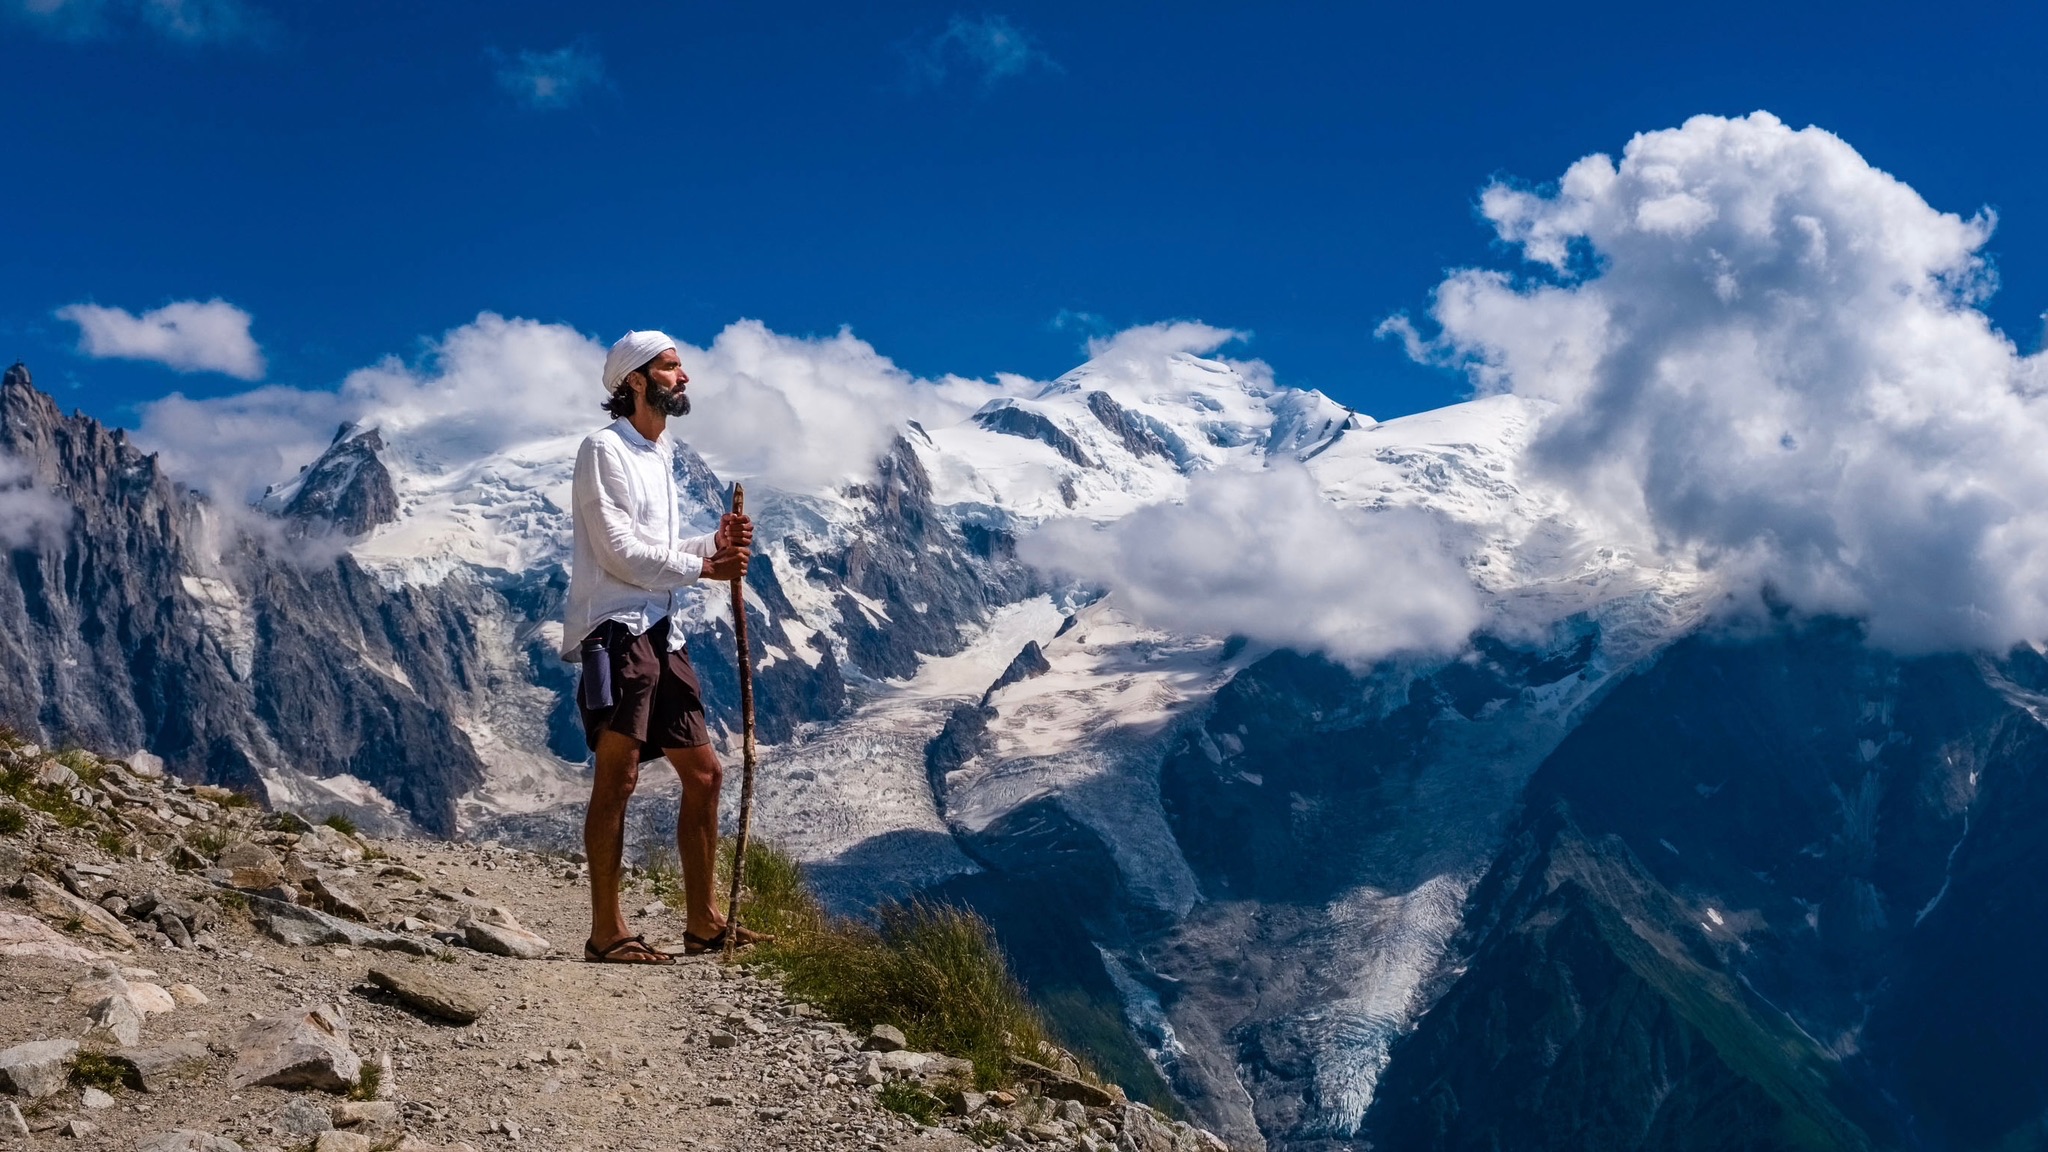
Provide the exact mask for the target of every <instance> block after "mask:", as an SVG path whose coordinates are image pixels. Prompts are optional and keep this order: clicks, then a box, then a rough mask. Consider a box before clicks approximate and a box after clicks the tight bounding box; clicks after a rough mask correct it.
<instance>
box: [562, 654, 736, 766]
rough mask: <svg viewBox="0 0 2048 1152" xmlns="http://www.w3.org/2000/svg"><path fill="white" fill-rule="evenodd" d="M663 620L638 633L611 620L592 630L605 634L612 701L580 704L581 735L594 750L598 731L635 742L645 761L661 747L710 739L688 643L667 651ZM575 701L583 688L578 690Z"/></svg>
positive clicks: (695, 744)
mask: <svg viewBox="0 0 2048 1152" xmlns="http://www.w3.org/2000/svg"><path fill="white" fill-rule="evenodd" d="M668 627H669V624H668V621H667V620H663V621H662V622H661V623H659V624H656V625H655V626H654V627H652V628H649V629H648V630H647V631H645V632H643V633H641V634H640V635H638V636H635V635H633V632H632V630H631V629H629V628H627V627H626V626H625V625H624V624H621V623H619V622H618V621H616V620H608V621H606V622H604V623H603V624H600V625H598V626H597V629H596V630H595V631H593V632H592V633H591V635H593V636H598V635H602V636H603V637H604V638H605V651H606V652H607V653H609V654H610V656H611V662H612V706H611V707H609V708H599V709H590V708H581V709H580V711H581V712H582V713H583V739H584V742H585V743H587V744H589V745H590V750H591V751H593V752H595V751H597V736H598V733H600V732H608V731H609V732H617V733H620V734H621V735H625V736H631V737H632V738H633V739H635V740H638V741H639V742H640V760H641V762H643V763H644V762H646V761H648V760H652V759H654V758H656V757H658V756H660V755H661V753H662V750H663V749H666V748H696V747H698V746H700V745H704V744H709V743H711V730H710V729H709V728H708V727H706V726H705V723H704V694H703V691H702V689H700V688H699V687H698V684H697V670H696V669H695V668H692V667H690V653H689V650H688V649H687V648H685V649H679V650H677V651H674V652H671V651H669V650H668ZM576 698H577V699H578V700H579V701H580V700H581V699H582V698H583V693H582V692H581V691H578V692H577V694H576Z"/></svg>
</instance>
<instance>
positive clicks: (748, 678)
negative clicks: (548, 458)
mask: <svg viewBox="0 0 2048 1152" xmlns="http://www.w3.org/2000/svg"><path fill="white" fill-rule="evenodd" d="M746 506H747V490H746V488H745V487H744V486H742V485H740V484H739V483H738V482H735V483H734V484H733V486H732V511H733V515H735V516H738V515H740V514H742V513H743V512H745V510H746ZM746 582H747V581H746V577H745V576H740V577H738V578H736V579H734V580H733V582H732V632H733V636H734V638H735V639H736V640H737V641H738V647H739V660H738V664H739V671H740V764H741V768H740V772H741V775H740V831H739V835H738V836H737V837H735V838H734V839H733V845H732V894H731V895H730V896H729V897H727V899H726V902H725V959H726V960H727V961H730V960H731V959H732V955H733V948H734V946H735V945H736V944H737V943H738V941H739V934H740V931H739V930H740V878H741V877H742V876H743V875H745V873H746V870H747V825H748V823H749V822H750V821H751V820H752V819H753V816H754V661H753V658H752V656H750V655H749V654H748V651H747V601H746Z"/></svg>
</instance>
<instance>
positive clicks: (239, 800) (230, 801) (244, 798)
mask: <svg viewBox="0 0 2048 1152" xmlns="http://www.w3.org/2000/svg"><path fill="white" fill-rule="evenodd" d="M220 806H221V807H223V808H254V807H256V798H255V797H254V796H251V795H249V794H248V793H247V792H234V791H230V792H229V793H228V794H227V795H225V796H223V797H221V798H220Z"/></svg>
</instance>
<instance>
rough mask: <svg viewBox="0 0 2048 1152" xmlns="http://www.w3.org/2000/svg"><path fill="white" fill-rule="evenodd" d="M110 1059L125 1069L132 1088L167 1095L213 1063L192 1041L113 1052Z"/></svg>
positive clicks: (126, 1077) (200, 1047)
mask: <svg viewBox="0 0 2048 1152" xmlns="http://www.w3.org/2000/svg"><path fill="white" fill-rule="evenodd" d="M110 1057H111V1058H112V1059H113V1060H115V1061H117V1062H119V1063H121V1064H123V1065H125V1066H126V1073H127V1075H126V1076H125V1079H126V1080H127V1081H128V1085H129V1087H131V1088H140V1089H141V1090H143V1091H144V1092H168V1091H170V1090H171V1089H173V1088H175V1087H177V1086H178V1085H179V1084H180V1083H181V1082H183V1081H185V1080H188V1079H190V1078H192V1077H195V1076H197V1075H198V1074H199V1073H201V1072H203V1071H205V1070H206V1066H207V1064H208V1063H209V1060H210V1057H209V1056H208V1054H207V1051H206V1049H205V1048H204V1047H202V1046H201V1045H199V1044H196V1043H194V1042H192V1041H190V1040H174V1041H172V1042H171V1043H169V1044H164V1045H161V1046H159V1047H155V1048H130V1049H125V1050H123V1051H120V1052H114V1053H110Z"/></svg>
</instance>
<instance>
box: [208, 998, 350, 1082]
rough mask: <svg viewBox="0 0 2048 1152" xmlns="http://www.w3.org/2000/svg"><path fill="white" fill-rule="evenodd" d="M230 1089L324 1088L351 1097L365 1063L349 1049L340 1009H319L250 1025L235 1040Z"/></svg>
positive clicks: (314, 1007) (229, 1080)
mask: <svg viewBox="0 0 2048 1152" xmlns="http://www.w3.org/2000/svg"><path fill="white" fill-rule="evenodd" d="M235 1049H236V1055H235V1066H234V1068H233V1070H232V1071H230V1072H229V1073H228V1087H229V1088H231V1089H239V1088H246V1087H248V1086H249V1085H251V1084H267V1085H270V1086H271V1087H274V1088H319V1089H322V1090H324V1091H328V1092H346V1091H348V1090H349V1089H350V1088H352V1087H354V1086H355V1084H356V1082H357V1081H358V1080H360V1079H361V1078H362V1070H363V1060H362V1057H360V1056H358V1055H356V1054H355V1053H354V1052H353V1051H351V1050H350V1048H349V1032H348V1021H347V1018H346V1017H345V1016H343V1015H342V1014H341V1010H340V1009H339V1008H334V1007H330V1006H326V1005H318V1006H312V1007H306V1008H300V1009H297V1010H296V1011H293V1012H290V1013H287V1014H285V1015H282V1016H266V1017H261V1018H259V1019H256V1020H252V1021H250V1022H249V1024H248V1026H247V1027H245V1028H243V1029H242V1031H241V1034H240V1035H238V1036H236V1038H235Z"/></svg>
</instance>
